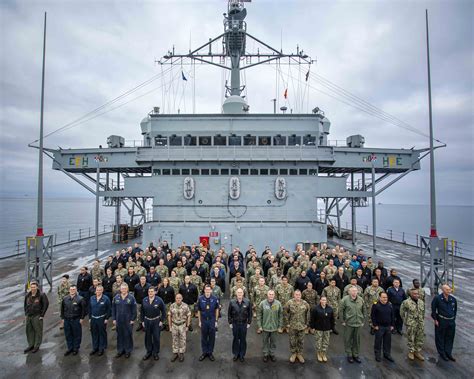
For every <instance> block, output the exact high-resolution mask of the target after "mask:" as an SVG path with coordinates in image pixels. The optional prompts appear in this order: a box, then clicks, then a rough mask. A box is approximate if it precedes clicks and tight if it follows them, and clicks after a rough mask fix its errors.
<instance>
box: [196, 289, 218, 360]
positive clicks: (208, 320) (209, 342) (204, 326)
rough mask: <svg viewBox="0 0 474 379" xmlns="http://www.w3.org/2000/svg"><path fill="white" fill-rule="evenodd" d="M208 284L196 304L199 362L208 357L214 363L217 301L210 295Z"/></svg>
mask: <svg viewBox="0 0 474 379" xmlns="http://www.w3.org/2000/svg"><path fill="white" fill-rule="evenodd" d="M211 292H212V289H211V286H210V285H209V284H206V286H205V287H204V295H201V296H199V299H198V302H197V311H198V320H199V327H200V328H201V348H202V354H201V356H200V357H199V361H203V360H204V359H205V358H206V357H209V359H210V360H211V361H214V360H215V358H214V355H213V352H214V344H215V342H216V328H217V319H218V317H219V300H218V299H217V297H215V296H214V295H212V294H211Z"/></svg>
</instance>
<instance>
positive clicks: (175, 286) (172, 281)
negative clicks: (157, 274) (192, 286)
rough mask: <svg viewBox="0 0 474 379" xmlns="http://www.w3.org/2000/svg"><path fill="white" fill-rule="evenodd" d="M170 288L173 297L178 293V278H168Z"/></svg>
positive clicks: (179, 281)
mask: <svg viewBox="0 0 474 379" xmlns="http://www.w3.org/2000/svg"><path fill="white" fill-rule="evenodd" d="M169 280H170V286H171V287H173V289H174V293H175V295H176V294H178V293H179V286H180V285H181V279H180V278H179V277H178V276H174V277H173V276H170V278H169Z"/></svg>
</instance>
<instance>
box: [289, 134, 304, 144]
mask: <svg viewBox="0 0 474 379" xmlns="http://www.w3.org/2000/svg"><path fill="white" fill-rule="evenodd" d="M296 145H301V136H297V135H295V134H292V135H291V136H289V137H288V146H296Z"/></svg>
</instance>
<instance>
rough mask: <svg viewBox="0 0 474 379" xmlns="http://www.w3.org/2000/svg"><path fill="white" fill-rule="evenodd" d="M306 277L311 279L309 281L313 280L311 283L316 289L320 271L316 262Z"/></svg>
mask: <svg viewBox="0 0 474 379" xmlns="http://www.w3.org/2000/svg"><path fill="white" fill-rule="evenodd" d="M306 276H307V277H308V278H309V280H311V283H313V288H315V287H316V280H317V279H318V278H319V270H318V265H317V264H316V262H314V263H312V264H311V267H310V268H309V269H308V271H307V272H306Z"/></svg>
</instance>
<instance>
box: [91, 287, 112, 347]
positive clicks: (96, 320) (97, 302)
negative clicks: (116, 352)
mask: <svg viewBox="0 0 474 379" xmlns="http://www.w3.org/2000/svg"><path fill="white" fill-rule="evenodd" d="M89 309H90V321H91V336H92V350H94V351H104V350H105V349H107V324H106V323H105V321H106V320H108V319H109V318H110V315H111V312H112V304H111V302H110V300H109V298H108V297H107V296H105V295H102V296H101V297H100V299H97V296H96V295H94V296H92V297H91V301H90V308H89Z"/></svg>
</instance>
